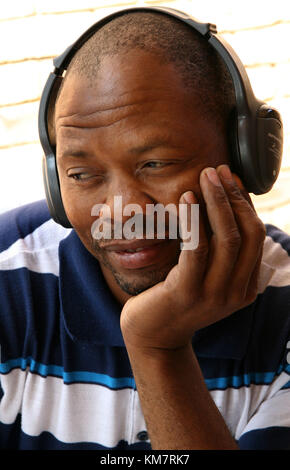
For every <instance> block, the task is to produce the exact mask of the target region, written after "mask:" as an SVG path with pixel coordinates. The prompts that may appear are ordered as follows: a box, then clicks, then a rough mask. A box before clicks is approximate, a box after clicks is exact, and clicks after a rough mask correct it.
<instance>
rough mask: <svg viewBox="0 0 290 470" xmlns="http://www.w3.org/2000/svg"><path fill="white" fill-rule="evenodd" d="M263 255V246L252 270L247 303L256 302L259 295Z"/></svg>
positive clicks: (246, 296)
mask: <svg viewBox="0 0 290 470" xmlns="http://www.w3.org/2000/svg"><path fill="white" fill-rule="evenodd" d="M262 257H263V247H262V248H261V250H260V253H259V256H258V259H257V262H256V266H255V268H254V270H253V272H252V275H251V278H250V280H249V283H248V285H247V289H246V295H245V301H246V303H247V304H250V303H252V302H254V300H255V299H256V297H257V295H258V283H259V275H260V270H261V261H262Z"/></svg>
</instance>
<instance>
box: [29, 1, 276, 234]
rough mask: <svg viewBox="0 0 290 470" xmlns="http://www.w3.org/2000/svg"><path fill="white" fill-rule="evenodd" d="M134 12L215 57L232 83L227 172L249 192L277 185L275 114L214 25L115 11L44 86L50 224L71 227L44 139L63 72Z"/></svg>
mask: <svg viewBox="0 0 290 470" xmlns="http://www.w3.org/2000/svg"><path fill="white" fill-rule="evenodd" d="M134 11H146V12H147V11H149V12H150V11H152V12H154V11H156V12H159V13H162V14H164V15H169V16H172V17H174V18H176V19H178V20H180V21H182V22H184V23H186V24H187V25H189V26H190V27H192V28H193V29H194V30H195V31H197V32H198V33H199V34H201V36H203V37H204V40H205V41H208V43H209V44H210V45H211V46H212V47H213V48H214V49H215V50H216V51H217V52H218V54H219V55H220V57H221V58H222V59H223V61H224V63H225V64H226V66H227V68H228V70H229V73H230V75H231V78H232V81H233V87H234V92H235V97H236V107H235V112H234V115H233V117H232V119H231V123H230V130H229V132H230V145H231V163H230V166H231V169H232V171H234V172H235V173H236V174H238V175H239V176H240V178H241V180H242V181H243V184H244V186H245V188H246V190H247V191H248V192H252V193H254V194H263V193H266V192H268V191H269V190H270V189H271V188H272V186H273V184H274V182H275V181H276V179H277V177H278V174H279V170H280V165H281V158H282V149H283V126H282V120H281V117H280V114H279V112H278V111H277V110H275V109H273V108H272V107H270V106H268V105H267V104H266V103H264V102H262V101H259V100H257V99H256V97H255V95H254V93H253V90H252V87H251V84H250V81H249V78H248V75H247V72H246V70H245V67H244V66H243V64H242V62H241V61H240V59H239V57H238V56H237V54H236V53H235V51H234V50H233V49H232V48H231V46H230V45H229V44H227V42H226V41H225V40H224V39H223V38H222V37H220V36H219V35H218V34H217V29H216V26H215V25H214V24H210V23H200V22H198V21H196V20H195V19H194V18H192V17H191V16H189V15H187V14H185V13H183V12H181V11H178V10H174V9H172V8H166V7H143V8H142V7H133V8H128V9H124V10H121V11H118V12H115V13H113V14H111V15H109V16H106V17H105V18H103V19H101V20H100V21H98V22H97V23H95V24H94V25H93V26H91V27H90V28H89V29H88V30H87V31H86V32H85V33H84V34H82V36H80V38H79V39H78V40H77V41H76V42H74V43H73V44H72V45H71V46H70V47H68V48H67V49H66V50H65V51H64V53H63V54H61V55H60V56H59V57H56V58H55V59H54V60H53V64H54V67H55V69H54V71H53V72H52V73H50V75H49V77H48V79H47V82H46V84H45V87H44V90H43V93H42V96H41V100H40V107H39V116H38V129H39V137H40V142H41V145H42V148H43V150H44V158H43V178H44V186H45V194H46V199H47V204H48V208H49V210H50V213H51V216H52V218H53V219H54V220H55V222H57V223H59V224H61V225H63V226H64V227H67V228H70V227H71V224H70V222H69V220H68V218H67V215H66V213H65V210H64V206H63V202H62V197H61V191H60V184H59V178H58V173H57V166H56V147H55V146H54V145H53V144H52V143H51V141H50V138H49V124H48V122H49V120H48V117H49V116H50V113H51V111H52V110H53V107H54V104H55V99H56V95H57V92H58V90H59V87H60V84H61V81H62V79H63V73H64V72H65V70H66V69H67V67H68V65H69V63H70V61H71V60H72V58H73V56H74V55H75V53H76V52H77V51H78V50H79V49H80V48H81V47H82V45H83V44H84V43H85V42H86V41H87V40H88V39H89V38H90V37H91V36H92V35H93V34H94V33H95V32H96V31H98V29H100V28H101V27H102V26H104V25H105V24H106V23H108V22H110V21H111V20H112V19H114V18H116V17H118V16H121V15H124V14H126V13H128V12H134Z"/></svg>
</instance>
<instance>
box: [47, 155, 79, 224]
mask: <svg viewBox="0 0 290 470" xmlns="http://www.w3.org/2000/svg"><path fill="white" fill-rule="evenodd" d="M42 174H43V182H44V189H45V195H46V201H47V205H48V209H49V211H50V214H51V216H52V218H53V220H54V221H55V222H57V223H58V224H61V225H62V226H63V227H65V228H72V226H71V223H70V221H69V220H68V218H67V215H66V213H65V210H64V207H63V203H62V197H61V193H60V185H59V179H58V174H57V168H56V162H55V155H54V154H49V155H48V156H46V157H43V159H42Z"/></svg>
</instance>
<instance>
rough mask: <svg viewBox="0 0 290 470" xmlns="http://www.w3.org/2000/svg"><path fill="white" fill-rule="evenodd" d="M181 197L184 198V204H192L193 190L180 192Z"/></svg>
mask: <svg viewBox="0 0 290 470" xmlns="http://www.w3.org/2000/svg"><path fill="white" fill-rule="evenodd" d="M181 199H182V200H184V202H185V203H186V204H193V203H194V201H193V192H192V191H186V192H185V193H183V194H182V197H181Z"/></svg>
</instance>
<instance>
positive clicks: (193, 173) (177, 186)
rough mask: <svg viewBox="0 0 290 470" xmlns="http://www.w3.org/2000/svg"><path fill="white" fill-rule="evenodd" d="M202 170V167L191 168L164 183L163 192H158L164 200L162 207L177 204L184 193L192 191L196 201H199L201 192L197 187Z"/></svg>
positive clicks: (198, 186)
mask: <svg viewBox="0 0 290 470" xmlns="http://www.w3.org/2000/svg"><path fill="white" fill-rule="evenodd" d="M203 168H204V165H199V166H198V167H194V168H191V169H189V170H188V171H186V172H182V173H180V174H179V175H176V176H175V177H174V178H172V179H170V181H168V182H166V185H165V188H164V192H162V191H160V194H164V197H163V199H165V198H166V202H163V203H164V205H165V204H168V203H170V202H171V203H174V204H178V203H179V199H180V197H181V195H182V194H183V193H185V192H186V191H193V193H194V194H195V196H196V197H197V198H198V200H200V198H201V190H200V185H199V175H200V172H201V170H202V169H203Z"/></svg>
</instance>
